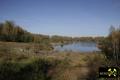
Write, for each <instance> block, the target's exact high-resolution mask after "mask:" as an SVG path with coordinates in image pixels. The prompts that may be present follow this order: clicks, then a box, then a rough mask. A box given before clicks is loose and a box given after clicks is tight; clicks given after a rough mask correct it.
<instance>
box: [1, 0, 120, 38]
mask: <svg viewBox="0 0 120 80" xmlns="http://www.w3.org/2000/svg"><path fill="white" fill-rule="evenodd" d="M5 20H11V21H13V22H15V24H17V25H20V26H21V27H22V28H24V29H26V30H27V31H29V32H32V33H38V34H45V35H62V36H72V37H79V36H106V35H107V34H108V32H109V27H110V26H111V25H113V26H115V27H118V26H119V25H120V0H0V22H4V21H5Z"/></svg>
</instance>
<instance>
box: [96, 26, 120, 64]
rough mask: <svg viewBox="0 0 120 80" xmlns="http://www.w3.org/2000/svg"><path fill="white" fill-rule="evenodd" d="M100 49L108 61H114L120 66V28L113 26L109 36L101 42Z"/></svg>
mask: <svg viewBox="0 0 120 80" xmlns="http://www.w3.org/2000/svg"><path fill="white" fill-rule="evenodd" d="M98 47H99V48H100V49H101V50H102V52H103V53H104V54H105V56H106V58H107V59H108V60H113V61H116V62H117V64H120V27H119V28H115V27H113V26H111V27H110V33H109V35H108V36H107V37H106V38H105V39H103V40H101V41H100V42H99V45H98Z"/></svg>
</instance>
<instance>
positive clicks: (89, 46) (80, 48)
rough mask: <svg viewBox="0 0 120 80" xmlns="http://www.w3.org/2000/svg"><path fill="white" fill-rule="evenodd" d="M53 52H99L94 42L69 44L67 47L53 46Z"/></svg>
mask: <svg viewBox="0 0 120 80" xmlns="http://www.w3.org/2000/svg"><path fill="white" fill-rule="evenodd" d="M54 50H55V51H56V50H57V51H75V52H92V51H100V50H99V49H98V48H97V47H96V43H94V42H78V43H71V44H67V45H62V46H61V45H58V46H54Z"/></svg>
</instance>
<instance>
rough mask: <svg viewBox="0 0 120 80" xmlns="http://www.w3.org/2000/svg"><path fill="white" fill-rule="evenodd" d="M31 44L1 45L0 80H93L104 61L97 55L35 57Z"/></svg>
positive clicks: (58, 54)
mask: <svg viewBox="0 0 120 80" xmlns="http://www.w3.org/2000/svg"><path fill="white" fill-rule="evenodd" d="M2 44H4V45H2ZM5 44H9V45H5ZM28 45H29V46H30V45H31V44H23V43H2V42H1V45H0V80H83V79H84V80H94V79H96V78H97V76H98V74H97V72H98V68H99V67H100V66H102V65H104V62H105V59H104V56H103V55H102V54H100V53H96V52H94V53H92V52H91V53H78V52H50V51H43V52H39V51H38V53H37V54H36V53H35V52H34V49H33V48H29V50H28V51H26V50H27V49H26V47H28ZM38 50H39V49H38Z"/></svg>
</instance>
